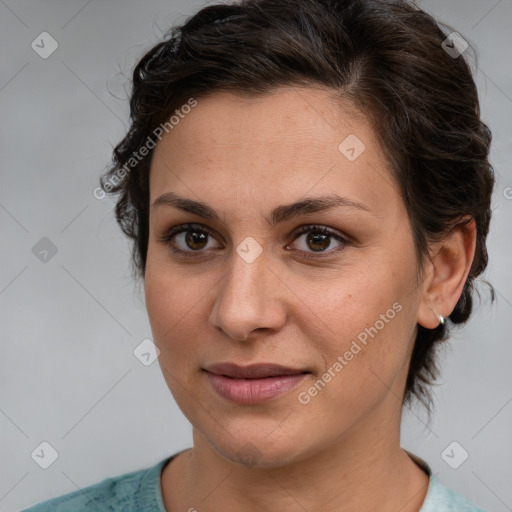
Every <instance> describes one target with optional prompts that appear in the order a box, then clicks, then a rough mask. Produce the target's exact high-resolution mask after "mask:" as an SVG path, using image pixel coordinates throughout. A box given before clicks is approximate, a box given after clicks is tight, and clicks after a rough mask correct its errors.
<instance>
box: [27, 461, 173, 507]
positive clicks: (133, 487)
mask: <svg viewBox="0 0 512 512" xmlns="http://www.w3.org/2000/svg"><path fill="white" fill-rule="evenodd" d="M170 458H171V457H168V458H166V459H164V460H162V461H160V462H158V464H156V465H155V466H152V467H150V468H147V469H141V470H138V471H132V472H131V473H125V474H123V475H119V476H116V477H112V478H107V479H105V480H102V481H101V482H98V483H96V484H93V485H90V486H88V487H84V488H83V489H79V490H77V491H73V492H70V493H68V494H64V495H62V496H58V497H57V498H53V499H50V500H47V501H44V502H42V503H39V504H37V505H34V506H33V507H30V508H27V509H24V510H23V511H22V512H50V511H52V512H83V511H86V510H92V509H93V508H98V509H99V510H103V511H108V512H117V511H122V510H129V509H131V510H155V511H160V510H162V511H164V510H165V508H163V500H162V494H161V487H160V474H161V470H162V468H163V466H164V465H165V464H166V463H167V462H168V461H169V460H170Z"/></svg>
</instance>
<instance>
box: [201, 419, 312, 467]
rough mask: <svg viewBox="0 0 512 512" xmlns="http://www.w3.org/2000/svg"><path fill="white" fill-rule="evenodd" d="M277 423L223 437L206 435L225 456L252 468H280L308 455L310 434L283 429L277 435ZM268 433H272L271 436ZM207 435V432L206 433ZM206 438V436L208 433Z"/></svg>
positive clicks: (213, 445) (212, 445) (209, 441)
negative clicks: (306, 441)
mask: <svg viewBox="0 0 512 512" xmlns="http://www.w3.org/2000/svg"><path fill="white" fill-rule="evenodd" d="M273 429H275V425H274V426H272V427H270V428H261V429H260V430H259V431H254V432H251V433H246V434H245V435H242V434H234V435H233V436H231V435H229V434H227V433H226V431H224V434H225V435H222V437H221V438H216V439H212V438H209V439H208V438H207V440H208V443H209V444H210V445H211V447H212V448H213V449H214V450H215V451H216V452H217V453H218V454H219V455H221V456H222V457H224V458H225V459H227V460H229V461H230V462H233V463H235V464H240V465H242V466H245V467H250V468H261V469H265V468H277V467H282V466H286V465H289V464H291V463H293V462H297V461H299V460H301V459H304V458H306V457H307V451H308V449H307V447H306V446H305V445H304V442H303V441H304V439H305V437H307V436H304V435H300V434H299V433H298V432H297V433H295V434H293V433H291V432H289V431H286V430H283V431H282V432H281V433H280V435H276V433H275V431H274V432H272V430H273ZM267 432H270V433H271V434H270V435H269V434H268V433H267ZM203 436H204V434H203ZM205 437H206V436H205Z"/></svg>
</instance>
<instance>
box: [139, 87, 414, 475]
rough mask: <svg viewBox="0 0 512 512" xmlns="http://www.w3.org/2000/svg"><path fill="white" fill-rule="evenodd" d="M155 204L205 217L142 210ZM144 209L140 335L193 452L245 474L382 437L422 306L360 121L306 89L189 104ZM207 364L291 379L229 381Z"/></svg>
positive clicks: (159, 151)
mask: <svg viewBox="0 0 512 512" xmlns="http://www.w3.org/2000/svg"><path fill="white" fill-rule="evenodd" d="M194 104H195V103H194ZM342 107H343V108H342ZM189 110H190V112H189V113H188V114H186V115H185V114H184V112H188V111H189ZM363 144H364V146H363ZM171 192H172V193H173V194H175V196H174V198H177V197H179V198H185V199H186V200H187V201H188V205H190V204H192V203H193V202H201V203H204V204H206V205H207V206H208V212H206V210H205V209H204V208H199V206H197V205H196V208H195V212H190V211H186V210H187V208H186V207H185V206H186V203H181V206H182V208H179V207H177V206H172V204H171V202H172V201H170V200H168V201H167V202H166V201H164V200H163V198H162V199H160V201H159V203H160V204H158V205H154V203H155V201H158V199H159V198H161V197H162V196H163V195H164V194H169V193H171ZM335 196H338V197H339V198H343V201H339V202H338V203H337V204H334V205H331V207H329V208H325V209H321V208H319V207H318V204H317V203H316V202H315V201H318V200H319V198H331V199H332V198H333V197H335ZM167 199H169V196H167ZM306 199H310V200H311V201H313V202H312V203H304V201H306ZM294 203H297V204H298V205H299V206H297V207H295V208H294V207H292V206H291V205H293V204H294ZM326 203H327V202H325V203H324V206H325V204H326ZM356 203H357V205H358V206H355V205H354V204H356ZM150 204H151V212H150V221H149V223H150V233H149V245H148V253H147V265H146V277H145V296H146V305H147V310H148V314H149V320H150V323H151V328H152V331H153V336H154V342H155V344H156V345H157V346H158V348H159V349H160V351H161V352H160V357H159V361H160V365H161V368H162V371H163V375H164V378H165V380H166V382H167V384H168V386H169V388H170V390H171V392H172V394H173V396H174V398H175V400H176V402H177V403H178V405H179V407H180V408H181V410H182V411H183V413H184V414H185V416H186V417H187V418H188V420H189V421H190V422H191V423H192V425H193V426H194V428H195V429H196V433H199V434H200V435H201V436H202V437H201V438H204V439H205V440H206V441H207V442H208V444H209V445H210V446H211V447H213V448H214V449H215V450H216V451H217V452H218V453H220V454H222V455H223V456H224V457H226V458H228V459H230V460H233V461H246V462H247V461H248V459H249V458H251V457H252V463H254V464H258V465H260V466H261V467H271V466H274V465H280V464H282V463H283V462H291V461H298V460H302V459H305V458H307V457H310V456H312V455H314V454H316V453H319V452H320V451H322V450H330V449H333V447H334V446H342V445H343V443H345V442H349V441H350V446H351V447H353V448H354V449H357V446H358V443H365V446H366V447H367V446H368V443H370V444H375V443H376V442H377V441H376V440H377V439H379V438H381V437H382V436H384V437H385V436H386V435H392V436H397V438H398V436H399V432H398V427H399V422H400V411H401V406H402V396H403V391H404V386H405V379H406V376H407V369H408V364H409V358H410V354H411V350H412V345H413V342H414V339H415V334H416V324H417V321H418V308H419V304H420V302H421V294H422V289H421V286H420V285H418V282H417V272H418V268H417V262H416V259H415V252H414V245H413V239H412V233H411V230H410V224H409V221H408V217H407V213H406V209H405V205H404V203H403V201H402V199H401V197H400V195H399V192H398V189H397V188H396V186H395V185H394V182H393V180H392V177H391V173H390V170H389V168H388V163H387V162H386V159H385V157H384V155H383V153H382V151H381V149H380V147H379V146H378V145H377V140H376V136H375V134H374V132H373V130H372V127H371V125H370V124H369V122H368V121H367V120H366V119H365V118H364V117H362V116H361V115H358V114H357V112H356V111H355V110H353V109H352V108H351V107H350V105H349V104H344V103H342V104H340V103H339V101H338V102H337V103H336V102H334V100H332V99H330V97H329V96H328V95H327V93H326V92H323V91H319V90H315V89H309V88H282V89H279V91H278V92H276V93H274V94H272V95H266V96H263V97H259V98H256V99H247V98H245V99H244V98H242V97H239V96H235V95H231V94H228V93H215V94H212V95H210V96H209V97H207V98H203V99H198V100H197V105H195V106H194V107H192V108H190V109H188V108H186V109H183V111H182V112H181V116H180V120H179V123H178V124H176V125H175V126H174V128H173V129H172V130H170V131H169V133H168V134H166V135H165V136H164V137H163V138H162V140H161V141H160V142H159V143H158V144H157V147H156V148H155V152H154V155H153V161H152V165H151V175H150ZM175 204H176V203H175ZM308 204H309V206H308ZM212 212H214V213H215V216H211V215H210V216H208V215H206V213H212ZM186 224H193V226H192V227H190V226H188V227H187V226H185V225H186ZM311 225H315V226H316V228H315V227H311V228H310V229H309V230H308V231H306V232H304V233H302V234H299V233H298V231H299V228H301V227H307V226H311ZM179 226H182V228H183V231H182V232H181V233H177V234H175V235H174V236H171V237H170V238H169V237H168V239H167V241H166V242H162V241H159V239H162V237H165V235H166V234H167V233H168V232H169V231H170V230H171V228H174V227H179ZM319 228H321V229H323V230H326V233H322V232H321V231H320V232H319V231H318V229H319ZM338 237H339V238H338ZM173 249H177V250H181V251H183V252H182V253H181V252H180V253H177V252H173ZM220 363H234V364H236V365H239V366H242V367H247V366H249V365H255V364H264V365H268V364H269V363H270V364H276V365H281V366H284V367H287V368H289V369H292V370H294V371H295V372H296V373H295V376H290V375H288V376H282V374H283V371H280V370H275V371H271V372H270V373H272V374H274V375H275V374H279V373H280V374H281V377H278V376H274V377H265V378H264V377H262V376H261V375H260V378H257V379H241V378H232V377H233V375H232V374H231V378H230V377H228V376H221V375H220V374H223V373H229V372H228V371H227V370H226V369H222V368H218V369H213V368H211V367H212V365H216V364H220ZM207 369H210V370H211V371H210V372H208V371H206V370H207ZM215 372H218V374H217V376H215V375H214V373H215ZM297 372H299V373H297ZM254 376H256V375H253V377H254Z"/></svg>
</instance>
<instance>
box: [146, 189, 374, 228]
mask: <svg viewBox="0 0 512 512" xmlns="http://www.w3.org/2000/svg"><path fill="white" fill-rule="evenodd" d="M161 206H170V207H173V208H176V209H178V210H182V211H184V212H187V213H192V214H194V215H197V216H199V217H203V218H205V219H210V220H213V221H220V216H219V214H218V213H217V212H216V211H215V210H214V209H213V208H212V207H211V206H209V205H208V204H206V203H203V202H201V201H195V200H193V199H188V198H186V197H181V196H179V195H178V194H176V193H174V192H166V193H165V194H162V195H161V196H159V197H158V198H157V199H155V201H154V202H153V204H152V206H151V209H152V210H155V209H157V208H159V207H161ZM339 207H346V208H353V209H358V210H363V211H366V212H369V213H372V211H371V210H370V208H369V207H368V206H367V205H365V204H364V203H360V202H358V201H353V200H351V199H348V198H346V197H341V196H339V195H337V194H330V195H328V196H322V197H307V198H305V199H303V200H301V201H298V202H296V203H291V204H285V205H281V206H277V207H276V208H274V209H273V210H272V211H271V212H270V215H269V216H268V217H265V220H266V221H267V223H268V224H270V226H274V225H276V224H279V223H280V222H284V221H286V220H289V219H291V218H293V217H296V216H299V215H307V214H310V213H316V212H321V211H325V210H329V209H332V208H339Z"/></svg>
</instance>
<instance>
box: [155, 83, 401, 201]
mask: <svg viewBox="0 0 512 512" xmlns="http://www.w3.org/2000/svg"><path fill="white" fill-rule="evenodd" d="M354 156H355V157H356V158H354ZM234 190H236V191H237V194H236V195H237V200H238V201H241V200H242V198H246V199H251V200H253V201H254V202H255V203H258V202H261V203H262V204H264V203H265V202H267V201H268V200H269V198H270V196H272V197H274V196H276V195H279V197H280V199H282V200H283V201H287V200H290V199H292V198H293V199H299V198H300V197H302V196H305V195H309V196H310V195H315V194H325V193H327V192H329V193H330V192H335V193H339V194H340V195H344V196H348V197H351V198H352V199H354V200H359V201H361V202H365V203H367V204H369V203H371V204H373V205H374V207H375V208H376V209H377V210H378V209H380V208H382V207H385V206H386V202H388V203H389V201H390V195H391V196H393V195H394V196H395V199H397V197H396V196H397V192H396V187H395V183H394V181H393V179H392V177H391V174H390V171H389V169H388V162H387V159H386V158H385V156H384V153H383V152H382V150H381V148H380V146H379V143H378V140H377V137H376V134H375V133H374V131H373V127H372V125H371V123H370V121H369V120H368V119H367V117H365V116H364V115H363V114H362V113H361V112H360V111H358V110H357V109H356V108H355V107H354V106H353V105H352V104H350V103H348V102H346V101H343V100H340V99H337V98H335V97H334V95H333V94H328V92H326V91H323V90H318V89H310V88H297V87H290V88H281V89H278V90H276V91H274V92H272V93H271V94H265V95H262V96H257V97H244V96H240V95H236V94H232V93H227V92H217V93H213V94H211V95H208V96H207V97H204V98H198V99H197V105H196V106H195V107H194V108H193V109H191V110H190V112H189V113H188V114H186V115H183V116H182V118H181V119H180V121H179V123H178V124H177V125H176V126H174V128H173V129H172V130H171V131H170V132H169V133H167V134H165V135H164V137H163V138H162V140H161V141H160V142H159V143H158V144H157V147H156V148H155V152H154V155H153V159H152V166H151V179H150V201H151V202H153V201H154V199H155V198H156V197H157V196H158V195H160V194H162V193H164V192H167V191H175V192H177V193H179V194H180V195H185V196H187V197H191V198H194V196H195V198H200V199H201V200H207V198H209V197H211V198H216V199H217V200H219V201H223V200H226V201H229V200H230V199H229V198H231V199H232V197H233V191H234ZM221 191H224V192H225V194H224V195H223V194H222V193H221ZM229 192H231V194H228V193H229ZM283 201H278V202H283Z"/></svg>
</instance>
